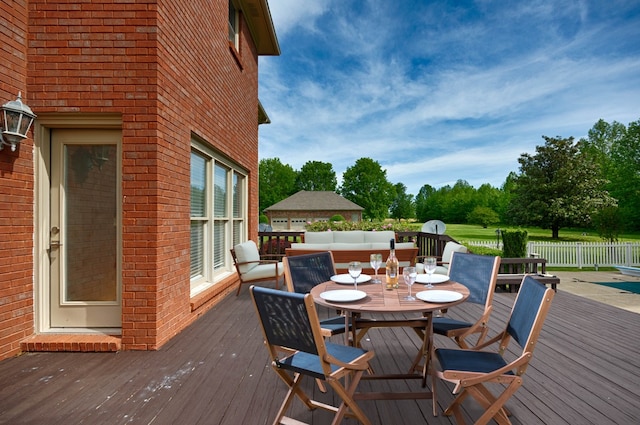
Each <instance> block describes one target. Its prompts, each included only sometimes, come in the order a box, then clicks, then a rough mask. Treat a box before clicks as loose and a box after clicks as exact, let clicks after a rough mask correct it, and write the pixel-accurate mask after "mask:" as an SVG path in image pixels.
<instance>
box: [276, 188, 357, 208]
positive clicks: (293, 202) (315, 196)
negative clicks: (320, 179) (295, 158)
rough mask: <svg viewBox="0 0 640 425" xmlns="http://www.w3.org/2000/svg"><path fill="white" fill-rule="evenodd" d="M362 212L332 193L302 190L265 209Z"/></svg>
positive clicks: (354, 205)
mask: <svg viewBox="0 0 640 425" xmlns="http://www.w3.org/2000/svg"><path fill="white" fill-rule="evenodd" d="M338 210H339V211H349V210H350V211H362V210H364V208H362V207H361V206H359V205H357V204H354V203H353V202H351V201H350V200H348V199H346V198H343V197H342V196H340V195H338V194H337V193H335V192H331V191H310V190H301V191H300V192H298V193H294V194H293V195H291V196H289V197H288V198H286V199H283V200H282V201H280V202H277V203H275V204H273V205H271V206H270V207H268V208H265V211H338Z"/></svg>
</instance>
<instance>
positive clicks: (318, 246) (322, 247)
mask: <svg viewBox="0 0 640 425" xmlns="http://www.w3.org/2000/svg"><path fill="white" fill-rule="evenodd" d="M331 245H332V244H330V243H298V242H294V243H292V244H291V249H309V250H316V251H330V250H331Z"/></svg>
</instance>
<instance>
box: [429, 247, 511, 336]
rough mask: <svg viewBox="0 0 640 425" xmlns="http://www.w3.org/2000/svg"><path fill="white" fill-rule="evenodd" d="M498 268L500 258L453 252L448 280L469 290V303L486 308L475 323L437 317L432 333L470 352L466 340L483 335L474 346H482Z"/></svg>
mask: <svg viewBox="0 0 640 425" xmlns="http://www.w3.org/2000/svg"><path fill="white" fill-rule="evenodd" d="M499 268H500V257H492V256H488V255H475V254H466V253H460V252H454V253H453V254H452V256H451V266H450V268H449V278H450V279H451V280H453V281H455V282H458V283H461V284H463V285H464V286H466V287H467V288H468V289H469V292H470V294H469V298H468V299H467V301H466V303H474V304H480V305H484V311H483V312H482V315H481V316H480V317H479V318H478V320H477V321H476V322H475V323H470V322H465V321H461V320H456V319H452V318H451V317H447V316H443V317H434V318H433V333H434V334H438V335H444V336H446V337H449V338H453V339H454V340H455V341H456V343H457V344H458V346H459V347H460V348H469V346H468V344H467V341H466V338H467V337H469V336H471V335H473V334H477V333H479V334H480V335H479V336H478V340H477V341H476V343H475V344H474V345H477V344H480V343H482V341H483V340H484V338H485V337H486V336H487V332H488V331H489V326H488V322H489V316H490V315H491V309H492V306H491V304H492V302H493V293H494V292H495V288H496V281H497V279H498V271H499ZM466 303H465V304H466ZM462 308H464V305H462Z"/></svg>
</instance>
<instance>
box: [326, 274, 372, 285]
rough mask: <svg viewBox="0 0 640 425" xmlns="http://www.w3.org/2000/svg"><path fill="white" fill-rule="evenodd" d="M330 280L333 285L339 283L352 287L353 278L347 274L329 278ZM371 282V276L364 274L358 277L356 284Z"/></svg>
mask: <svg viewBox="0 0 640 425" xmlns="http://www.w3.org/2000/svg"><path fill="white" fill-rule="evenodd" d="M331 280H333V281H334V282H335V283H340V284H342V285H353V278H352V277H351V276H350V275H348V274H337V275H335V276H331ZM370 280H371V276H369V275H366V274H361V275H360V276H358V283H365V282H369V281H370Z"/></svg>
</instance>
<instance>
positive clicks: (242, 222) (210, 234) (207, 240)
mask: <svg viewBox="0 0 640 425" xmlns="http://www.w3.org/2000/svg"><path fill="white" fill-rule="evenodd" d="M191 153H195V154H197V155H199V156H201V157H203V158H204V159H205V161H206V165H205V167H206V173H205V175H206V177H205V179H206V182H205V205H206V208H205V214H204V217H199V216H196V217H190V222H191V223H194V222H195V221H199V222H204V226H203V229H204V230H203V233H204V235H203V250H202V251H203V252H202V255H203V258H202V259H201V260H202V264H203V272H202V274H200V275H197V276H191V296H192V297H193V296H195V295H197V294H199V293H201V292H202V291H204V290H205V289H207V288H209V287H211V286H213V285H215V284H216V283H217V282H219V281H220V280H222V279H223V278H224V277H226V276H228V275H229V274H230V273H235V270H234V265H233V260H232V258H231V255H230V251H231V248H233V245H234V244H236V243H240V242H244V241H245V240H246V239H247V225H248V224H247V221H248V220H247V215H248V208H247V205H248V188H247V184H248V178H247V176H248V173H247V172H246V170H244V169H242V167H240V166H238V165H237V164H235V163H233V162H232V161H231V160H229V159H228V158H226V157H224V156H222V155H220V154H218V153H217V152H216V151H215V150H213V149H212V148H211V147H209V146H208V145H207V144H205V143H203V142H200V141H198V140H192V142H191ZM190 155H191V154H190ZM191 166H192V165H190V167H191ZM217 166H219V167H221V168H222V169H224V170H225V171H226V184H225V187H224V192H225V201H226V211H225V214H224V215H221V216H216V214H215V211H216V210H215V206H216V205H215V198H214V193H215V184H216V181H215V174H216V173H215V170H216V167H217ZM236 181H237V182H238V187H239V193H240V198H239V199H238V203H237V204H235V205H236V206H237V208H235V209H234V199H235V192H234V182H236ZM220 226H221V227H222V229H223V230H222V238H221V239H222V240H221V241H220V240H217V239H216V228H220ZM218 239H220V238H218ZM216 249H217V250H219V252H216ZM216 260H217V263H218V264H216Z"/></svg>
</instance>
